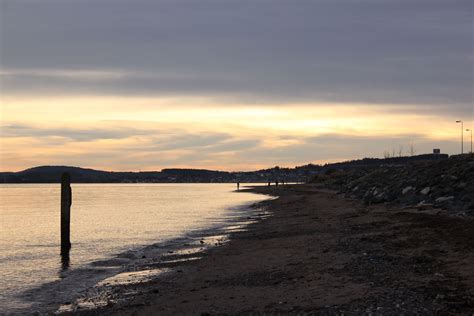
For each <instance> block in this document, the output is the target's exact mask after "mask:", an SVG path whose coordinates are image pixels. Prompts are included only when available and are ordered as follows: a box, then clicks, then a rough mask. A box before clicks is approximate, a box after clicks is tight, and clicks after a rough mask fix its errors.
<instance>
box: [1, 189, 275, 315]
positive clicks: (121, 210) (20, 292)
mask: <svg viewBox="0 0 474 316" xmlns="http://www.w3.org/2000/svg"><path fill="white" fill-rule="evenodd" d="M241 188H242V185H241ZM235 189H236V188H235V184H73V185H72V197H73V202H72V207H71V242H72V248H71V251H70V253H69V254H68V256H67V257H65V256H60V185H59V184H1V185H0V275H1V278H0V313H1V314H4V313H25V312H26V313H30V312H40V313H44V312H53V311H54V310H51V309H54V308H56V307H57V306H58V304H60V303H64V302H63V301H70V300H71V299H73V298H74V297H75V296H78V295H80V294H81V292H82V291H84V290H85V289H86V288H88V287H91V286H92V285H94V284H95V283H97V282H100V281H101V280H102V279H104V278H107V277H110V276H111V274H114V273H119V272H120V268H117V267H115V269H107V268H106V266H107V265H105V266H104V265H102V266H101V268H100V269H99V268H97V267H98V266H100V265H98V264H97V263H98V262H104V261H107V260H109V262H110V261H111V260H114V259H116V260H118V258H125V257H127V256H124V254H130V253H135V254H136V253H140V249H143V248H144V247H149V246H150V245H155V246H157V247H158V248H159V247H162V249H163V251H166V249H167V245H173V244H174V245H175V246H176V244H177V241H179V242H180V243H185V241H186V240H196V239H197V238H199V235H200V232H207V234H208V233H209V231H213V230H220V231H226V230H225V228H226V227H233V228H235V227H236V223H238V225H237V227H240V228H242V227H244V226H245V225H246V221H245V220H244V219H245V218H247V212H250V209H251V208H250V207H249V206H250V205H251V204H254V203H257V202H260V201H263V200H265V199H268V197H267V196H264V195H257V194H253V193H243V192H235ZM223 229H224V230H223ZM159 249H161V248H159ZM118 262H119V263H120V261H118ZM117 265H118V266H120V264H117Z"/></svg>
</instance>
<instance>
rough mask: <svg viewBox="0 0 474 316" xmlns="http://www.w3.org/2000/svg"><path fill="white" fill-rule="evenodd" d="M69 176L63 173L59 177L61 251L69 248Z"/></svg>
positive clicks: (67, 250)
mask: <svg viewBox="0 0 474 316" xmlns="http://www.w3.org/2000/svg"><path fill="white" fill-rule="evenodd" d="M71 204H72V190H71V176H70V175H69V173H67V172H65V173H63V175H62V177H61V253H62V254H64V253H69V250H70V249H71V238H70V225H71Z"/></svg>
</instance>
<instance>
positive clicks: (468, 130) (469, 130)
mask: <svg viewBox="0 0 474 316" xmlns="http://www.w3.org/2000/svg"><path fill="white" fill-rule="evenodd" d="M466 132H471V151H470V153H471V154H472V129H471V128H467V129H466Z"/></svg>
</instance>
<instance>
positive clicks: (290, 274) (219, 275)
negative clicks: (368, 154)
mask: <svg viewBox="0 0 474 316" xmlns="http://www.w3.org/2000/svg"><path fill="white" fill-rule="evenodd" d="M251 191H252V192H256V193H262V194H268V195H272V196H275V197H276V199H274V200H269V201H264V202H260V203H259V204H257V205H254V206H253V207H254V209H255V212H254V213H253V214H254V215H251V217H252V218H250V219H258V218H259V217H262V219H260V220H258V221H255V222H254V223H252V224H250V225H249V226H248V227H247V229H246V230H237V231H235V232H233V233H231V235H230V240H229V241H228V242H227V243H224V244H223V245H222V246H219V245H218V247H213V248H210V249H209V250H208V251H207V252H205V253H201V254H200V255H199V259H198V260H186V258H192V257H195V254H194V255H193V254H189V253H188V254H186V253H182V254H176V261H175V263H170V262H169V261H168V262H167V263H166V265H161V266H160V263H159V260H157V264H156V265H154V267H153V269H164V268H166V269H170V270H168V271H169V272H168V273H163V274H162V275H158V276H157V277H155V278H150V279H149V280H148V281H143V282H138V283H131V284H128V285H124V284H121V285H120V286H118V287H116V288H115V289H114V290H113V291H112V292H114V294H113V295H111V296H110V300H109V302H108V304H106V305H104V306H103V307H101V308H98V309H89V310H82V311H81V309H75V310H73V311H66V312H65V314H67V313H71V312H73V313H79V314H104V313H105V314H122V315H156V314H160V315H176V314H187V315H216V314H252V313H263V312H264V313H283V314H305V313H309V314H311V313H316V314H322V315H333V314H345V315H348V314H349V315H350V314H354V315H360V314H383V315H387V314H389V315H390V314H413V313H418V314H433V313H441V314H459V315H466V314H472V313H474V252H473V250H474V230H473V229H472V227H474V226H473V225H474V221H473V219H472V218H470V217H460V216H452V215H450V213H448V212H447V211H443V210H440V209H433V210H426V211H418V210H417V209H409V208H405V209H401V208H398V207H390V206H387V205H383V204H380V205H372V206H365V205H363V204H361V202H359V201H357V200H348V199H345V198H343V197H342V196H339V195H337V194H336V193H335V192H333V191H329V190H324V189H321V188H320V187H317V186H315V185H286V186H280V187H278V188H276V187H270V188H267V187H260V188H254V189H252V190H251ZM236 194H238V193H236ZM268 214H270V216H267V215H268ZM204 242H206V241H204Z"/></svg>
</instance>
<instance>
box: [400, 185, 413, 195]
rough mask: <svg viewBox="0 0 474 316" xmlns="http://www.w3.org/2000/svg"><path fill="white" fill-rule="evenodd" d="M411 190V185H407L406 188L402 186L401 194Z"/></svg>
mask: <svg viewBox="0 0 474 316" xmlns="http://www.w3.org/2000/svg"><path fill="white" fill-rule="evenodd" d="M411 190H413V187H412V186H407V187H406V188H404V189H403V190H402V194H403V195H405V194H407V193H408V192H410V191H411Z"/></svg>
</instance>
